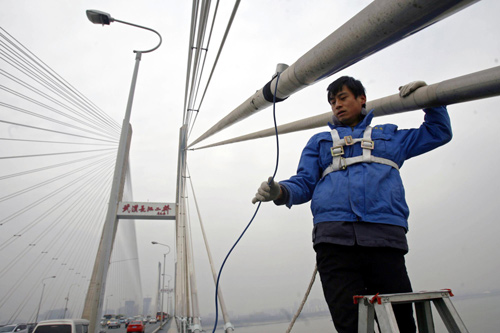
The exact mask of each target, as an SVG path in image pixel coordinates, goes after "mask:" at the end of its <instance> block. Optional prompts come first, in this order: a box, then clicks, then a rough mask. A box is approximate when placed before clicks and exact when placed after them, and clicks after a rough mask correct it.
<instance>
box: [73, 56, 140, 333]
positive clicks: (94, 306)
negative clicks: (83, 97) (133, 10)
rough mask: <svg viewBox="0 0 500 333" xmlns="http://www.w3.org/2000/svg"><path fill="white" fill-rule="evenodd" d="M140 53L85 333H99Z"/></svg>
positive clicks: (94, 277) (95, 272)
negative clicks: (87, 332) (87, 330)
mask: <svg viewBox="0 0 500 333" xmlns="http://www.w3.org/2000/svg"><path fill="white" fill-rule="evenodd" d="M141 55H142V52H140V51H136V57H135V67H134V74H133V76H132V83H131V85H130V92H129V97H128V102H127V109H126V111H125V117H124V118H123V124H122V131H121V134H120V143H119V145H118V154H117V156H116V164H115V172H114V178H113V185H112V187H111V193H110V199H109V204H108V212H107V215H106V221H105V223H104V227H103V231H102V237H101V242H100V244H99V250H98V252H97V257H96V261H95V265H94V272H93V274H92V280H91V282H90V285H89V292H88V294H87V299H86V301H85V309H84V312H83V315H82V317H83V318H86V319H89V320H90V327H89V332H95V333H99V329H98V325H97V323H98V322H99V319H100V317H101V314H102V303H103V295H104V292H105V291H106V277H107V274H108V269H109V262H110V258H111V252H112V250H113V244H114V239H115V235H116V230H117V227H118V219H117V217H116V215H117V213H118V204H119V202H120V201H121V198H122V194H123V183H124V179H125V178H124V177H125V170H126V165H127V160H128V148H129V145H130V138H131V132H132V131H131V129H130V114H131V112H132V103H133V100H134V92H135V86H136V82H137V74H138V72H139V64H140V61H141Z"/></svg>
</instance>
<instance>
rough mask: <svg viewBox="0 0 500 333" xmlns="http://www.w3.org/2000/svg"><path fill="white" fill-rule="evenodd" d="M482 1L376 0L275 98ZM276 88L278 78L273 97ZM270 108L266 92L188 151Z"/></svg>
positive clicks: (296, 67)
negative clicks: (265, 96) (265, 95)
mask: <svg viewBox="0 0 500 333" xmlns="http://www.w3.org/2000/svg"><path fill="white" fill-rule="evenodd" d="M477 1H478V0H440V1H435V0H411V1H410V0H393V1H388V0H375V1H374V2H372V3H371V4H370V5H368V6H367V7H366V8H365V9H363V10H362V11H361V12H359V13H358V14H357V15H356V16H354V17H353V18H352V19H350V20H349V21H348V22H346V23H345V24H344V25H343V26H341V27H340V28H339V29H337V30H336V31H334V32H333V33H332V34H330V35H329V36H328V37H327V38H325V39H324V40H323V41H321V42H320V43H319V44H318V45H316V46H315V47H313V48H312V49H311V50H310V51H308V52H307V53H305V54H304V55H303V56H302V57H300V58H299V59H298V60H297V61H296V62H295V63H293V64H292V65H291V66H290V67H289V68H287V69H286V70H285V71H284V72H283V73H282V74H281V76H280V78H279V81H278V87H277V93H276V97H278V98H285V97H288V96H290V95H292V94H293V93H295V92H297V91H299V90H301V89H303V88H305V87H307V86H309V85H311V84H313V83H316V82H318V81H320V80H322V79H324V78H326V77H329V76H330V75H332V74H334V73H336V72H338V71H340V70H342V69H344V68H347V67H349V66H350V65H352V64H354V63H356V62H358V61H360V60H362V59H364V58H366V57H368V56H369V55H371V54H373V53H376V52H378V51H380V50H382V49H384V48H386V47H387V46H389V45H392V44H394V43H396V42H398V41H400V40H402V39H404V38H406V37H408V36H410V35H412V34H414V33H416V32H418V31H420V30H422V29H424V28H426V27H427V26H429V25H431V24H433V23H435V22H437V21H439V20H441V19H443V18H445V17H447V16H449V15H451V14H454V13H455V12H457V11H459V10H461V9H463V8H465V7H467V6H469V5H471V4H472V3H474V2H477ZM275 86H276V79H273V81H272V82H271V85H270V87H272V89H271V93H272V91H274V87H275ZM271 104H272V103H271V102H269V101H267V100H266V99H265V98H264V93H263V89H260V90H258V91H257V92H256V93H255V94H254V95H252V96H250V97H249V98H248V99H247V100H246V101H245V102H243V104H241V105H240V106H239V107H237V108H236V109H234V110H233V111H232V112H230V113H229V114H228V115H227V116H226V117H224V118H223V119H221V120H220V121H219V122H218V123H216V124H215V125H214V126H212V127H211V128H210V129H209V130H208V131H206V132H205V133H204V134H202V135H201V136H200V137H199V138H198V139H196V140H194V141H193V142H192V143H191V144H190V145H189V146H188V147H191V146H193V145H195V144H197V143H198V142H200V141H202V140H205V139H206V138H208V137H210V136H212V135H214V134H215V133H218V132H220V131H221V130H223V129H225V128H227V127H229V126H231V125H233V124H235V123H237V122H239V121H241V120H243V119H245V118H247V117H249V116H250V115H252V114H255V113H256V112H258V111H261V110H264V109H265V108H267V107H268V106H270V105H271Z"/></svg>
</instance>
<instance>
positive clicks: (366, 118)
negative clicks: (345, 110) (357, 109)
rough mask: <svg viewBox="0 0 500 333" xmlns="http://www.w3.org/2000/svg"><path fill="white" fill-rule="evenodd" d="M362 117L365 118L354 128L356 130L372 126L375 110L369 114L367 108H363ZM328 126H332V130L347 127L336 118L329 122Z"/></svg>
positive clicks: (333, 117)
mask: <svg viewBox="0 0 500 333" xmlns="http://www.w3.org/2000/svg"><path fill="white" fill-rule="evenodd" d="M361 115H362V116H363V119H362V120H361V121H360V122H359V123H358V124H357V125H356V126H354V128H359V127H361V128H366V126H368V125H370V124H371V122H372V119H373V109H372V110H370V112H367V111H366V109H365V108H362V109H361ZM328 126H330V128H331V129H334V128H339V127H346V126H345V125H344V124H342V123H341V122H340V121H339V120H338V119H337V117H335V116H332V122H328Z"/></svg>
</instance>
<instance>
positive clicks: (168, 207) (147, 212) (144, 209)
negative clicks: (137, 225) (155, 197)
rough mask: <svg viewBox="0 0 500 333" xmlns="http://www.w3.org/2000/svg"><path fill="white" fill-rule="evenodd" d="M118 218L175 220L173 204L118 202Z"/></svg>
mask: <svg viewBox="0 0 500 333" xmlns="http://www.w3.org/2000/svg"><path fill="white" fill-rule="evenodd" d="M118 218H120V219H149V220H151V219H153V220H175V203H163V202H120V204H119V206H118Z"/></svg>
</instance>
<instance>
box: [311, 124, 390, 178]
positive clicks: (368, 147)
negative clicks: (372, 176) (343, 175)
mask: <svg viewBox="0 0 500 333" xmlns="http://www.w3.org/2000/svg"><path fill="white" fill-rule="evenodd" d="M330 133H331V135H332V140H333V146H332V148H330V150H331V152H332V164H330V165H329V166H328V167H327V168H326V169H325V170H324V171H323V175H322V176H321V177H322V178H323V177H325V176H326V175H327V174H329V173H330V172H333V171H339V170H345V169H346V168H347V167H348V166H349V165H353V164H356V163H380V164H386V165H389V166H391V167H393V168H395V169H396V170H398V171H399V167H398V165H397V164H396V163H394V162H393V161H391V160H389V159H387V158H382V157H377V156H373V155H372V150H373V148H375V143H374V142H373V140H372V127H371V126H367V127H366V129H365V131H364V133H363V138H357V139H353V138H352V136H350V135H349V136H344V138H343V139H340V136H339V132H337V130H336V129H332V131H331V132H330ZM358 142H360V143H361V148H363V155H359V156H354V157H347V158H345V157H342V155H344V146H352V145H354V144H355V143H358Z"/></svg>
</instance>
